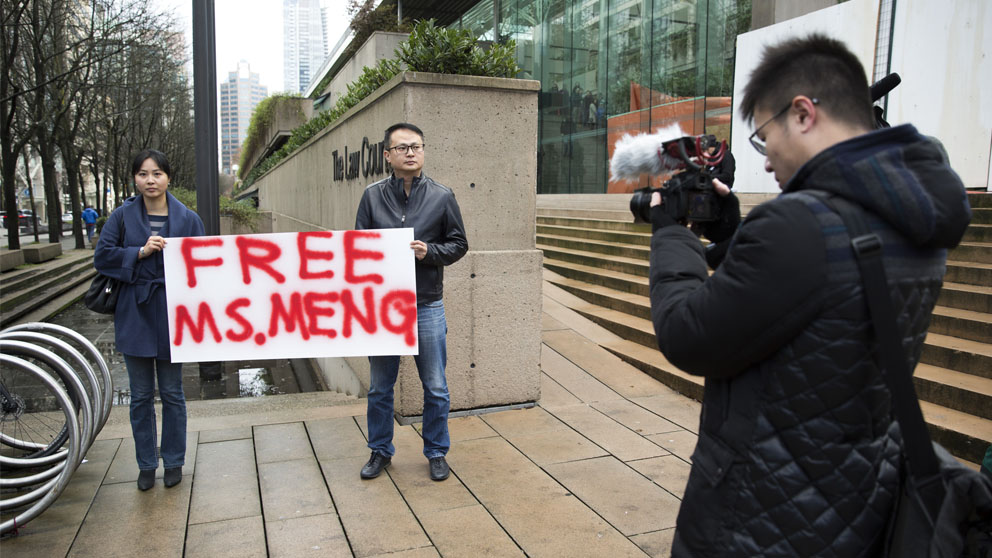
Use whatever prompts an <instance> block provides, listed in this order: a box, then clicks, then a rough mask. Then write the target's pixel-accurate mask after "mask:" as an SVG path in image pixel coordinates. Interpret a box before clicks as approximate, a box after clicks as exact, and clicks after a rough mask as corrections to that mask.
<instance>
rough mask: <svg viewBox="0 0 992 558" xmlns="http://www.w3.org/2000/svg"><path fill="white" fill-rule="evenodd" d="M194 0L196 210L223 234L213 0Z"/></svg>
mask: <svg viewBox="0 0 992 558" xmlns="http://www.w3.org/2000/svg"><path fill="white" fill-rule="evenodd" d="M192 2H193V119H194V129H195V135H196V138H195V141H196V212H197V213H199V214H200V219H202V220H203V228H204V230H205V232H206V234H208V235H210V236H216V235H219V234H220V200H219V199H218V197H219V194H218V188H217V162H218V161H217V159H218V157H217V57H216V54H215V53H216V50H217V47H216V28H215V26H214V0H192ZM220 377H221V363H219V362H201V363H200V379H201V380H219V379H220Z"/></svg>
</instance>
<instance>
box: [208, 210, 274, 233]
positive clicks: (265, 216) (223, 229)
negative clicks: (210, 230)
mask: <svg viewBox="0 0 992 558" xmlns="http://www.w3.org/2000/svg"><path fill="white" fill-rule="evenodd" d="M270 232H272V212H271V211H259V212H258V218H257V219H255V223H254V226H253V227H252V226H246V225H242V224H240V223H235V222H234V218H233V217H231V216H230V215H221V216H220V234H255V233H258V234H264V233H270Z"/></svg>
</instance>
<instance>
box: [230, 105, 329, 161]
mask: <svg viewBox="0 0 992 558" xmlns="http://www.w3.org/2000/svg"><path fill="white" fill-rule="evenodd" d="M312 113H313V101H311V100H310V99H302V98H301V99H295V98H289V99H281V100H279V101H278V104H277V105H276V107H275V110H273V111H272V120H271V121H270V122H269V125H268V127H267V128H266V129H265V131H264V132H263V133H262V138H263V140H262V141H261V142H259V143H258V144H256V145H255V146H254V149H252V152H251V153H250V154H249V156H248V158H247V159H246V160H247V161H248V170H251V168H252V167H254V166H255V165H257V164H258V163H260V162H261V161H259V159H260V158H261V156H262V155H263V154H265V153H266V152H267V148H268V147H269V145H271V144H272V142H273V141H274V140H275V139H276V136H279V135H285V136H287V137H288V136H289V135H290V134H292V132H293V130H294V129H295V128H298V127H299V126H301V125H303V124H305V123H306V121H307V120H309V119H310V117H311V116H312ZM287 139H288V138H287Z"/></svg>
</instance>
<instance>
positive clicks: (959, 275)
mask: <svg viewBox="0 0 992 558" xmlns="http://www.w3.org/2000/svg"><path fill="white" fill-rule="evenodd" d="M944 280H945V281H949V282H952V283H961V284H964V285H976V286H979V287H992V264H987V263H985V264H983V263H974V262H963V261H954V260H947V273H946V274H944Z"/></svg>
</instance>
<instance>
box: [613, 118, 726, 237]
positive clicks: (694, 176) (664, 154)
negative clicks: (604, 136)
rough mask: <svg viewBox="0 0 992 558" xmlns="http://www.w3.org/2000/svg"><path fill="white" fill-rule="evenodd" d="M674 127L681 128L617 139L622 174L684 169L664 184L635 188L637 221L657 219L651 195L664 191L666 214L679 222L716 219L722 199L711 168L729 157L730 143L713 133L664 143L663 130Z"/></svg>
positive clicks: (616, 171) (616, 160)
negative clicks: (653, 215) (726, 156)
mask: <svg viewBox="0 0 992 558" xmlns="http://www.w3.org/2000/svg"><path fill="white" fill-rule="evenodd" d="M673 131H676V132H678V133H681V131H680V130H678V128H677V127H676V128H674V129H672V128H669V129H668V130H662V131H661V132H659V134H654V135H650V136H635V137H625V138H623V139H621V140H620V141H619V142H617V147H616V150H615V151H614V155H613V159H612V160H611V168H612V170H613V175H614V177H616V178H627V177H634V176H639V175H640V174H641V173H644V172H647V173H650V174H662V173H664V172H668V171H673V170H675V171H679V170H681V172H678V173H676V174H675V175H674V176H672V177H671V178H669V179H668V180H667V181H666V182H665V184H664V185H663V186H662V187H661V188H650V187H649V188H641V189H639V190H636V191H635V192H634V195H633V197H631V199H630V212H631V213H633V214H634V222H635V223H650V222H651V207H650V206H651V194H653V193H655V192H658V193H659V194H661V199H662V207H663V208H664V211H665V213H667V214H668V215H669V216H670V217H671V218H672V219H674V220H676V221H678V222H683V223H684V222H686V221H698V222H708V221H716V220H717V219H719V218H720V203H719V199H718V197H717V193H716V190H715V189H714V188H713V174H712V173H711V172H710V171H709V168H710V167H712V166H714V165H718V164H719V163H720V162H721V161H723V157H724V155H725V154H726V152H727V143H726V142H725V141H719V142H718V141H717V139H716V137H715V136H712V135H699V136H680V137H675V138H674V139H669V140H664V141H660V147H659V139H660V138H659V135H669V134H671V133H672V132H673ZM669 137H671V135H669ZM644 140H646V141H644ZM714 148H715V150H714V151H713V152H712V153H711V152H710V150H711V149H714ZM646 150H647V151H646Z"/></svg>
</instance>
